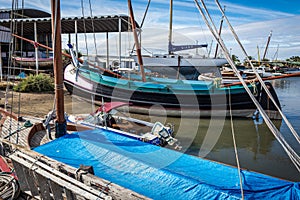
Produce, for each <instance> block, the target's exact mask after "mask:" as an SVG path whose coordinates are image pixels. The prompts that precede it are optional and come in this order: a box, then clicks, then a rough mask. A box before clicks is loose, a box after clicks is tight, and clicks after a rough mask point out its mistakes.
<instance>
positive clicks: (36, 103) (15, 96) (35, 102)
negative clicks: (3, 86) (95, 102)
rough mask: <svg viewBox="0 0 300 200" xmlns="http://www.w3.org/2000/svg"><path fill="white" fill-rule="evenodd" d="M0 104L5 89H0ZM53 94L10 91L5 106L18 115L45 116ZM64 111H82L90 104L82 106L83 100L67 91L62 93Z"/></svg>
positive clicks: (2, 102) (0, 104)
mask: <svg viewBox="0 0 300 200" xmlns="http://www.w3.org/2000/svg"><path fill="white" fill-rule="evenodd" d="M0 98H1V99H0V106H1V107H4V105H5V99H6V97H5V90H1V91H0ZM54 99H55V95H54V93H18V92H10V94H9V95H8V97H7V103H8V104H7V105H8V107H7V108H12V111H13V112H14V113H16V114H19V115H20V116H22V115H23V116H24V115H30V116H34V117H41V118H43V117H45V115H46V114H47V113H48V112H50V111H51V110H52V109H53V105H54ZM64 102H65V112H67V113H74V112H76V113H77V111H78V112H79V111H82V112H84V111H85V109H86V108H87V107H88V108H90V107H91V106H88V105H87V106H83V104H84V102H83V101H82V100H81V101H79V99H78V97H74V96H72V95H70V94H69V93H68V92H67V91H65V93H64Z"/></svg>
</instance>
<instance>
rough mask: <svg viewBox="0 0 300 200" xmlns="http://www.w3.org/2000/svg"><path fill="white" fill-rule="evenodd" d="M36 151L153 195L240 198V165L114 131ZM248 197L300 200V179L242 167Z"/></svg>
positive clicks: (85, 135) (93, 133) (70, 139)
mask: <svg viewBox="0 0 300 200" xmlns="http://www.w3.org/2000/svg"><path fill="white" fill-rule="evenodd" d="M34 150H35V151H37V152H39V153H41V154H44V155H46V156H48V157H51V158H53V159H55V160H58V161H60V162H63V163H66V164H68V165H71V166H73V167H76V168H77V167H79V166H80V164H83V165H89V166H93V168H94V171H95V175H97V176H99V177H101V178H104V179H106V180H109V181H111V182H114V183H116V184H119V185H121V186H123V187H126V188H129V189H131V190H133V191H136V192H138V193H140V194H143V195H145V196H148V197H150V198H153V199H238V198H239V199H240V198H241V191H240V186H239V176H238V172H237V169H236V168H235V167H231V166H228V165H223V164H220V163H217V162H213V161H209V160H206V159H201V158H197V157H194V156H190V155H186V154H182V153H180V152H176V151H173V150H170V149H166V148H162V147H159V146H154V145H151V144H148V143H143V142H140V141H137V140H134V139H130V138H127V137H124V136H121V135H118V134H115V133H114V132H111V131H109V130H97V129H96V130H89V131H83V132H76V133H73V134H69V135H65V136H63V137H61V138H58V139H56V140H54V141H52V142H50V143H47V144H45V145H43V146H39V147H37V148H35V149H34ZM242 177H243V188H244V196H245V199H300V185H299V184H300V183H299V182H289V181H285V180H281V179H277V178H274V177H270V176H267V175H263V174H260V173H255V172H250V171H246V170H243V171H242Z"/></svg>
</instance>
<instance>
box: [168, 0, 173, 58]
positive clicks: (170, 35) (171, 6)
mask: <svg viewBox="0 0 300 200" xmlns="http://www.w3.org/2000/svg"><path fill="white" fill-rule="evenodd" d="M172 30H173V0H170V22H169V54H173V51H171V46H172Z"/></svg>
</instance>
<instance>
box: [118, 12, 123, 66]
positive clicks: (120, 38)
mask: <svg viewBox="0 0 300 200" xmlns="http://www.w3.org/2000/svg"><path fill="white" fill-rule="evenodd" d="M121 42H122V19H121V16H119V67H121V60H122V59H121V54H122V46H121Z"/></svg>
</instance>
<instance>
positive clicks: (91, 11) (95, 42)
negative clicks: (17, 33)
mask: <svg viewBox="0 0 300 200" xmlns="http://www.w3.org/2000/svg"><path fill="white" fill-rule="evenodd" d="M89 4H90V13H91V22H92V28H93V36H94V45H95V53H96V55H98V52H97V40H96V34H95V27H94V20H93V10H92V4H91V0H89Z"/></svg>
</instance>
